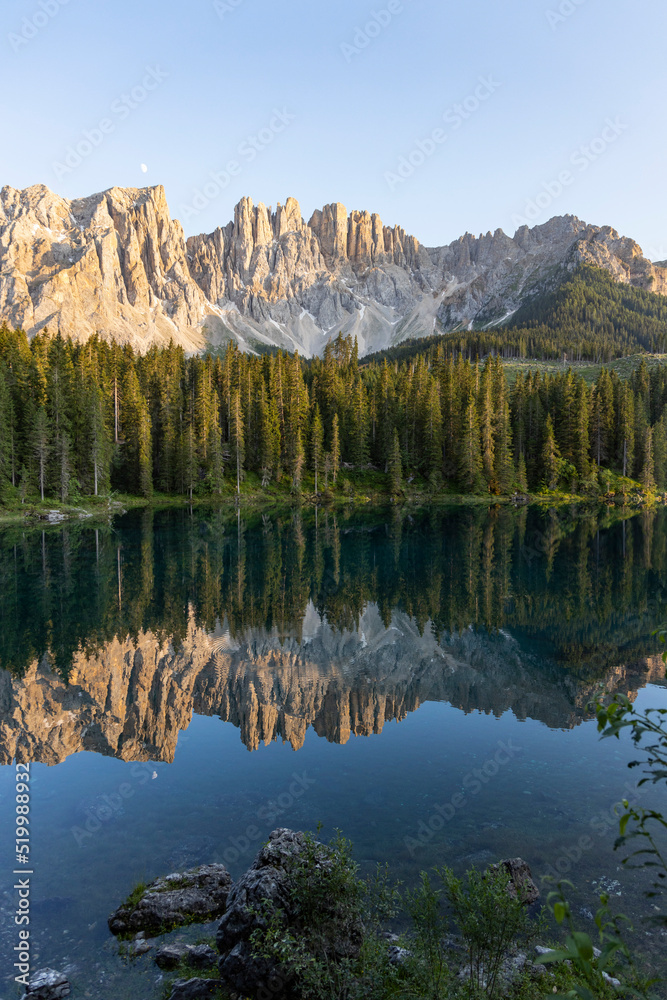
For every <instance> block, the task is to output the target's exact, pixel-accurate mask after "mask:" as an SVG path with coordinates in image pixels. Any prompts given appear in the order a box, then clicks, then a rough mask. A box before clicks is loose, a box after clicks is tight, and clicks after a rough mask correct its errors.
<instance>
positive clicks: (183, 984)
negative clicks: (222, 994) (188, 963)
mask: <svg viewBox="0 0 667 1000" xmlns="http://www.w3.org/2000/svg"><path fill="white" fill-rule="evenodd" d="M223 985H224V984H223V982H222V980H221V979H177V980H176V982H175V983H174V984H173V986H172V990H171V993H170V994H169V1000H201V998H204V997H213V996H216V995H218V990H219V989H220V987H221V986H223Z"/></svg>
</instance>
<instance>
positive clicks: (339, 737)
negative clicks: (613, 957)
mask: <svg viewBox="0 0 667 1000" xmlns="http://www.w3.org/2000/svg"><path fill="white" fill-rule="evenodd" d="M666 543H667V516H666V515H665V512H659V513H658V512H655V513H654V512H644V513H642V514H638V515H636V516H634V517H632V518H630V519H628V520H613V518H612V517H611V516H610V515H608V514H606V513H605V515H604V516H597V515H593V514H590V513H588V514H581V513H578V514H577V513H576V512H572V511H569V510H568V511H564V512H562V513H560V514H556V513H551V514H541V513H539V512H537V511H527V510H521V511H518V512H517V511H512V510H508V509H506V508H500V509H496V510H490V511H488V510H486V509H483V510H482V509H474V508H456V509H449V510H438V511H432V512H430V513H427V512H418V513H415V512H412V513H406V512H393V511H391V512H387V513H382V512H377V511H373V512H368V513H364V514H359V513H357V514H355V515H350V516H345V515H340V514H339V515H334V514H332V513H330V514H328V515H327V514H325V513H323V512H322V511H319V512H316V511H310V512H308V513H303V512H302V513H294V514H292V513H290V514H286V515H284V516H276V517H266V516H265V517H264V518H262V517H260V516H249V517H242V516H241V515H240V514H238V515H233V514H229V513H223V512H220V511H208V512H203V513H201V512H199V513H197V515H196V516H191V515H190V514H189V513H188V512H187V511H178V512H173V511H172V512H166V513H159V514H155V513H153V512H150V511H149V512H145V513H143V514H132V515H126V516H125V517H124V518H122V519H120V520H119V521H117V522H116V523H115V524H114V526H113V528H111V527H110V528H108V529H96V530H91V529H88V528H85V527H79V526H77V527H72V526H67V527H61V528H58V529H53V530H51V531H49V532H20V531H17V530H12V531H5V532H3V533H2V534H0V578H1V580H2V602H1V605H0V665H1V666H2V667H3V668H4V669H3V670H2V671H1V672H0V761H1V762H3V763H8V762H9V761H11V760H12V759H13V758H16V759H18V760H34V761H41V762H46V763H56V762H58V761H61V760H63V759H65V758H66V757H67V756H69V755H70V754H72V753H76V752H77V751H80V750H92V751H95V752H97V753H101V754H105V755H110V756H114V757H119V758H121V759H123V760H165V761H171V760H172V759H173V757H174V752H175V748H176V743H177V739H178V734H179V731H181V730H183V729H185V728H187V726H188V724H189V723H190V720H191V718H192V714H193V713H195V714H198V715H218V716H220V717H221V718H222V719H224V720H226V721H230V722H232V723H233V724H234V725H235V726H237V727H238V728H239V730H240V733H241V738H242V740H243V742H244V743H245V745H246V746H247V747H248V749H251V750H255V749H257V748H258V746H259V745H260V743H261V742H262V741H266V742H269V741H271V740H274V739H282V740H287V741H289V742H290V743H291V745H292V747H293V748H294V749H299V748H300V747H301V746H302V744H303V741H304V738H305V735H306V731H307V729H308V727H312V728H313V729H314V730H315V732H316V733H317V734H318V735H320V736H322V737H325V738H326V739H327V740H329V741H332V742H336V743H344V742H346V741H347V740H348V739H349V737H350V736H351V735H352V734H355V735H370V734H374V733H379V732H381V731H382V728H383V726H384V725H385V723H386V722H387V720H393V719H397V720H401V719H403V718H404V717H405V716H406V715H407V714H408V713H410V712H414V711H415V710H416V709H418V708H419V706H420V704H422V703H424V702H426V701H447V702H449V703H451V704H453V705H454V706H456V707H459V708H462V709H464V710H465V711H470V710H473V709H479V710H482V711H484V712H487V713H493V714H495V715H498V716H499V715H501V714H502V713H503V712H505V711H506V710H507V709H512V710H513V712H514V713H515V715H516V716H517V717H519V718H526V717H530V718H533V719H537V720H540V721H542V722H543V723H545V724H546V725H548V726H550V727H561V728H564V727H572V726H574V725H576V724H577V723H578V722H580V721H581V720H583V719H584V718H585V717H586V712H587V709H586V706H587V704H588V702H589V700H590V698H591V696H592V695H593V694H594V693H595V692H596V691H597V690H598V688H599V686H600V684H601V683H604V684H605V685H606V686H608V687H610V688H612V689H614V690H622V691H624V692H625V693H629V694H632V693H633V692H636V691H637V690H638V689H639V688H640V687H642V686H643V685H644V684H645V683H646V682H647V681H648V680H654V681H657V680H658V679H659V678H660V677H664V670H663V668H662V664H661V661H659V660H658V659H657V658H652V659H651V658H649V659H647V658H646V652H647V650H650V649H651V648H652V646H653V644H652V642H651V640H650V638H649V636H650V631H651V629H652V628H653V627H654V626H655V624H656V623H657V622H658V621H660V620H662V619H664V618H665V611H666V608H665V605H666V603H667V601H666V595H665V591H664V587H663V578H664V568H665V564H666V561H667V560H666V552H667V549H666Z"/></svg>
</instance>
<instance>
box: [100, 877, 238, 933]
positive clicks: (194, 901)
mask: <svg viewBox="0 0 667 1000" xmlns="http://www.w3.org/2000/svg"><path fill="white" fill-rule="evenodd" d="M231 887H232V878H231V875H230V874H229V872H228V871H227V869H226V868H225V866H224V865H200V866H199V867H198V868H192V869H191V870H190V871H187V872H177V873H175V874H173V875H167V876H166V877H164V878H158V879H155V881H153V882H151V883H150V885H148V886H147V887H146V890H145V892H144V894H143V896H142V897H141V899H139V901H138V902H136V903H123V905H122V906H119V908H118V909H117V910H116V911H115V913H112V914H111V916H110V917H109V930H110V931H111V933H112V934H123V935H125V934H134V933H136V932H137V931H143V930H145V931H147V932H148V933H149V934H160V933H164V932H166V931H169V930H173V929H174V927H181V926H182V925H183V924H189V923H204V922H205V921H207V920H213V919H214V918H215V917H219V916H221V915H222V914H223V913H224V912H225V905H226V902H227V895H228V893H229V890H230V889H231Z"/></svg>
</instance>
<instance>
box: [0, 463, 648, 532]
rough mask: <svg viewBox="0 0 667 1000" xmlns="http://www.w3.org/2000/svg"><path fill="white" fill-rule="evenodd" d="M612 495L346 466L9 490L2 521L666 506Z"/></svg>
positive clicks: (614, 490) (0, 504)
mask: <svg viewBox="0 0 667 1000" xmlns="http://www.w3.org/2000/svg"><path fill="white" fill-rule="evenodd" d="M609 485H610V487H611V488H610V490H609V491H607V492H605V493H603V492H602V491H601V490H591V491H589V492H586V493H576V492H566V491H562V490H543V491H541V492H539V493H521V494H517V493H513V494H510V495H507V496H496V495H492V494H490V493H468V494H462V493H460V492H458V491H457V490H456V489H455V488H451V489H450V488H447V487H446V486H444V487H443V488H441V489H437V490H435V489H434V488H433V486H432V484H431V483H429V481H428V480H426V479H424V478H423V477H421V476H415V477H414V478H413V479H412V480H411V481H410V482H406V483H405V484H404V485H403V487H402V488H401V490H400V491H398V492H396V493H392V492H391V491H390V490H389V488H388V486H389V484H388V476H387V475H386V474H384V473H382V472H378V471H376V470H373V469H365V470H354V469H344V470H342V472H341V474H339V476H338V479H337V482H336V485H335V486H333V485H332V483H329V488H328V489H327V490H323V489H322V483H321V479H320V482H319V483H318V487H319V488H318V491H317V492H316V491H315V481H314V477H313V476H312V475H311V476H305V477H304V480H303V483H302V488H301V490H300V491H299V492H295V491H294V490H293V489H292V488H291V483H290V481H289V480H288V479H287V477H285V479H284V480H283V481H282V482H281V483H275V482H272V483H270V484H269V485H268V486H262V482H261V478H260V477H259V476H258V475H256V474H255V473H252V472H250V473H247V475H246V477H245V478H244V479H243V481H242V482H241V489H240V492H239V493H237V491H236V484H235V483H232V482H231V481H229V482H228V483H226V484H225V485H224V486H223V488H222V490H221V491H220V492H219V493H209V492H202V493H201V494H197V493H195V494H194V495H193V496H192V498H190V497H189V496H187V495H185V494H166V493H157V492H156V493H153V494H152V495H151V496H150V497H143V496H136V495H132V494H126V493H111V494H109V495H106V496H99V497H90V496H85V497H84V496H76V497H69V498H68V500H67V501H66V502H65V503H63V502H62V501H61V500H59V499H58V498H56V497H46V498H45V500H44V501H43V502H42V501H41V500H40V499H39V498H37V499H36V498H34V497H30V498H26V499H25V500H21V498H20V496H19V495H18V491H8V492H7V493H6V494H5V495H4V496H3V497H2V498H1V499H0V524H3V523H4V524H16V523H24V524H34V525H40V526H41V525H47V524H58V523H61V522H62V521H64V520H67V521H77V520H80V521H84V520H93V521H99V520H105V521H108V520H109V519H110V518H112V517H114V516H115V515H117V514H119V513H122V512H123V511H127V510H132V509H138V508H146V507H150V508H151V509H156V510H157V509H166V508H179V507H180V508H182V507H187V508H194V507H211V506H217V505H220V506H222V507H235V506H241V507H243V508H255V509H261V510H262V511H265V512H269V511H270V510H271V509H274V508H275V509H278V508H285V507H292V506H298V505H313V506H314V505H319V506H327V507H333V508H336V507H341V506H350V505H352V506H361V505H366V504H369V505H377V506H388V505H413V506H433V505H438V506H444V505H454V504H458V505H470V506H488V505H491V504H493V505H496V504H501V505H514V506H524V505H528V504H532V505H538V506H542V507H555V506H563V505H581V504H587V505H594V506H597V505H599V504H606V505H607V506H609V507H620V508H628V507H629V508H631V509H637V508H650V507H654V506H657V505H664V504H665V503H666V501H667V494H664V493H660V492H655V491H650V490H643V489H642V487H641V486H640V484H639V483H637V482H634V481H633V480H630V479H621V478H620V477H616V478H615V479H614V480H613V481H612V482H611V483H610V484H609Z"/></svg>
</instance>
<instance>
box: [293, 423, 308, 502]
mask: <svg viewBox="0 0 667 1000" xmlns="http://www.w3.org/2000/svg"><path fill="white" fill-rule="evenodd" d="M305 461H306V455H305V452H304V450H303V441H302V438H301V431H300V430H298V431H297V432H296V439H295V441H294V452H293V457H292V490H293V492H294V493H300V492H301V481H302V479H303V467H304V464H305Z"/></svg>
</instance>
